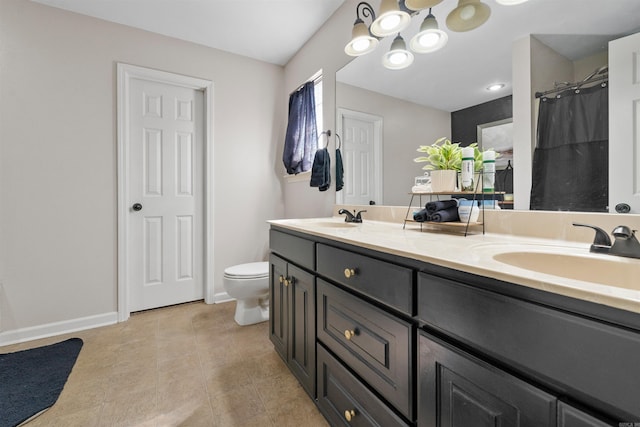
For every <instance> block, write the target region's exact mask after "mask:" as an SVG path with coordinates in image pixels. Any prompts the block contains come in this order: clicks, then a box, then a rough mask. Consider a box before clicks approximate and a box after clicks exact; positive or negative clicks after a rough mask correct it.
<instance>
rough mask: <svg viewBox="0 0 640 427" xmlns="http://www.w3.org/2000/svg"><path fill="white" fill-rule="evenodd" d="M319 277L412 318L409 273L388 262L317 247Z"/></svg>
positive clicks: (410, 271) (411, 285) (319, 245)
mask: <svg viewBox="0 0 640 427" xmlns="http://www.w3.org/2000/svg"><path fill="white" fill-rule="evenodd" d="M317 266H318V267H317V272H318V273H319V274H320V275H323V276H325V277H328V278H329V279H331V280H333V281H335V282H337V283H340V284H342V285H344V286H347V287H349V288H351V289H353V290H355V291H357V292H359V293H362V294H365V295H367V296H369V297H371V298H373V299H376V300H378V301H380V302H382V303H384V304H386V305H389V306H391V307H393V308H396V309H397V310H400V311H401V312H403V313H406V314H408V315H409V316H412V315H413V310H412V303H411V301H412V297H413V272H412V270H411V269H409V268H405V267H401V266H398V265H395V264H391V263H389V262H384V261H380V260H377V259H374V258H370V257H368V256H364V255H360V254H356V253H353V252H349V251H345V250H342V249H337V248H334V247H331V246H327V245H323V244H318V247H317Z"/></svg>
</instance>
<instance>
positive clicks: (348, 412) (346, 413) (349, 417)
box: [344, 409, 356, 422]
mask: <svg viewBox="0 0 640 427" xmlns="http://www.w3.org/2000/svg"><path fill="white" fill-rule="evenodd" d="M355 416H356V411H354V410H353V409H347V410H346V411H344V417H345V418H346V420H347V422H351V420H352V419H353V417H355Z"/></svg>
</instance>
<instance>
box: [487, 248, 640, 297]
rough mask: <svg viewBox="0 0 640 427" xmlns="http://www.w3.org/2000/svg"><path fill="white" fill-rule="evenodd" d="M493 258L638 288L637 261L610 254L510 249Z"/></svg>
mask: <svg viewBox="0 0 640 427" xmlns="http://www.w3.org/2000/svg"><path fill="white" fill-rule="evenodd" d="M493 259H494V260H496V261H498V262H501V263H503V264H508V265H511V266H513V267H517V268H522V269H526V270H530V271H532V272H537V273H543V274H550V275H553V276H559V277H564V278H567V279H572V280H580V281H584V282H591V283H598V284H602V285H607V286H615V287H617V288H625V289H630V290H640V261H638V260H633V259H627V258H620V257H615V256H610V255H598V256H595V255H591V254H586V255H584V256H582V255H573V254H572V255H568V254H562V253H558V252H536V251H513V252H501V253H497V254H494V255H493Z"/></svg>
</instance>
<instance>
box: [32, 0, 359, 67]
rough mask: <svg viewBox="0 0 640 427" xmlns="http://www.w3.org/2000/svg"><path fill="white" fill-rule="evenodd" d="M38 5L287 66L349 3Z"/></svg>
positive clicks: (61, 0) (114, 0)
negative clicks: (341, 7)
mask: <svg viewBox="0 0 640 427" xmlns="http://www.w3.org/2000/svg"><path fill="white" fill-rule="evenodd" d="M33 1H36V2H38V3H42V4H46V5H48V6H53V7H57V8H61V9H66V10H69V11H72V12H76V13H80V14H83V15H88V16H93V17H96V18H100V19H104V20H106V21H112V22H116V23H118V24H124V25H128V26H131V27H135V28H140V29H143V30H147V31H151V32H154V33H158V34H163V35H165V36H169V37H174V38H177V39H181V40H186V41H189V42H193V43H198V44H201V45H205V46H209V47H213V48H216V49H220V50H224V51H227V52H232V53H236V54H239V55H243V56H248V57H250V58H255V59H258V60H261V61H265V62H269V63H272V64H278V65H285V64H286V63H287V62H288V61H289V59H291V57H292V56H293V55H294V54H295V53H296V52H297V51H298V50H300V48H301V47H302V46H303V45H304V44H305V43H306V41H307V40H309V39H310V38H311V36H312V35H313V34H314V33H315V32H316V31H317V30H318V28H320V27H321V26H322V24H324V23H325V21H326V20H327V19H328V18H329V17H330V16H331V15H332V14H333V12H335V10H336V9H337V8H338V7H340V6H341V5H342V4H343V3H344V1H345V0H33ZM347 31H350V30H347Z"/></svg>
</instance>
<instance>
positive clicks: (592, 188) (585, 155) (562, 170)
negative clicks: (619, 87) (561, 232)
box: [530, 83, 609, 212]
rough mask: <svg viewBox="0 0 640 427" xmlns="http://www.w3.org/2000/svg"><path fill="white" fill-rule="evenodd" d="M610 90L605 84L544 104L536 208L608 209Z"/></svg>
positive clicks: (537, 159) (535, 170)
mask: <svg viewBox="0 0 640 427" xmlns="http://www.w3.org/2000/svg"><path fill="white" fill-rule="evenodd" d="M576 92H577V93H576ZM608 92H609V90H608V86H607V85H606V83H605V84H599V85H597V86H593V87H590V88H587V89H580V90H579V91H574V90H569V91H565V92H562V93H560V94H559V95H558V96H557V97H555V98H542V99H541V100H540V109H539V116H538V137H537V143H536V148H535V151H534V154H533V166H532V185H531V205H530V208H531V209H538V210H561V211H585V212H607V211H608V199H609V189H608V188H609V172H608V171H609V101H608Z"/></svg>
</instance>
